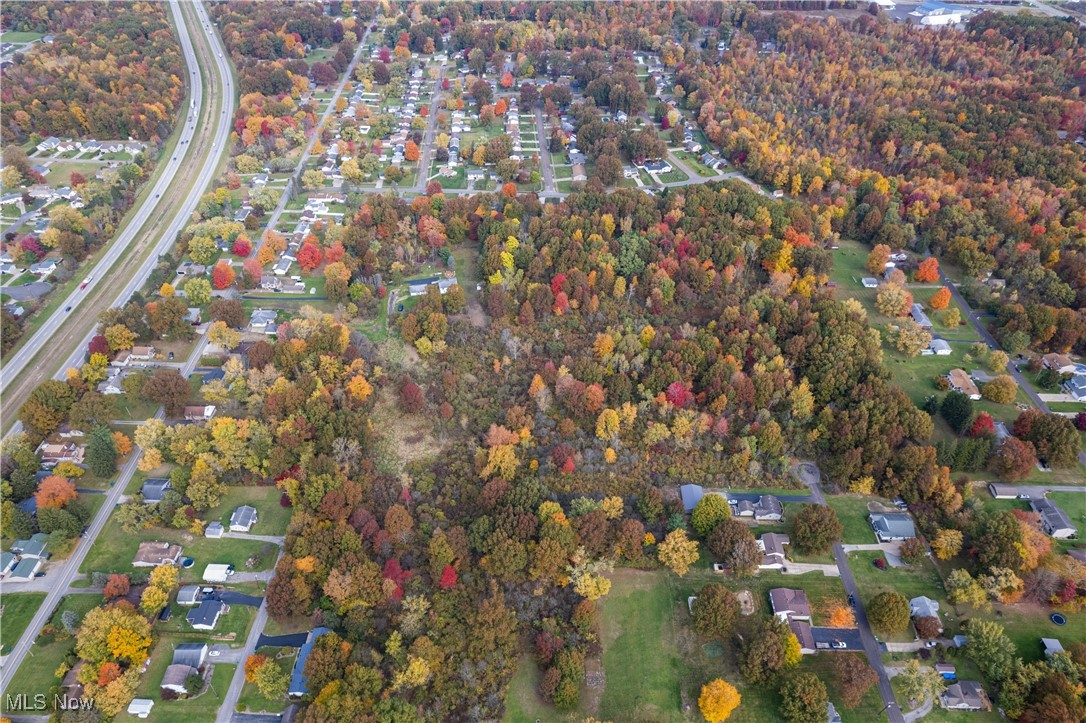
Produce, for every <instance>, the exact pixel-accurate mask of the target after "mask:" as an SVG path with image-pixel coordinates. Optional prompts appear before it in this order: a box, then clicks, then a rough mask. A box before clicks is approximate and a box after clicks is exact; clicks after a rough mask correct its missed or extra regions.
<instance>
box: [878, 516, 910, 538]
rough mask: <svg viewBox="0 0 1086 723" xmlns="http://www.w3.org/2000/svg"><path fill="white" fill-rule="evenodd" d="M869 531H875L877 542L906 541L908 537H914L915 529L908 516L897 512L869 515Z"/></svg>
mask: <svg viewBox="0 0 1086 723" xmlns="http://www.w3.org/2000/svg"><path fill="white" fill-rule="evenodd" d="M871 529H873V530H874V531H875V536H876V537H878V538H879V542H890V541H893V540H907V539H909V538H910V537H916V527H914V526H913V521H912V520H911V519H909V516H908V515H903V514H900V513H897V512H892V513H889V514H876V515H871Z"/></svg>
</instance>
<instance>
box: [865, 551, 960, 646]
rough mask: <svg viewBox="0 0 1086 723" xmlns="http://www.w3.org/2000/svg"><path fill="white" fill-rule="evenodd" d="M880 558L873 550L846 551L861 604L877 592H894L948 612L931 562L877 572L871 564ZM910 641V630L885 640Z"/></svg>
mask: <svg viewBox="0 0 1086 723" xmlns="http://www.w3.org/2000/svg"><path fill="white" fill-rule="evenodd" d="M880 557H883V554H882V553H881V552H877V551H876V552H850V553H849V555H848V561H849V567H850V568H851V569H852V575H853V577H855V578H856V586H857V587H858V588H859V589H860V596H861V598H862V599H863V601H864V604H865V605H866V604H869V603H870V602H871V599H872V598H873V597H875V596H876V595H878V594H879V593H880V592H887V591H896V592H899V593H901V594H902V595H904V596H905V597H906V598H910V599H911V598H914V597H919V596H920V595H925V596H927V597H930V598H931V599H933V600H938V601H939V603H940V605H941V606H942V608H941V609H942V610H950V609H951V608H950V606H949V604H948V603H947V602H946V594H945V591H944V589H943V582H942V578H941V577H940V576H939V571H938V570H937V569H936V568H935V565H934V564H933V563H932V562H931V560H929V559H927V558H925V559H923V560H921V561H920V562H918V563H916V564H915V565H910V566H909V567H887V569H885V570H880V569H878V568H877V567H875V565H874V562H875V560H876V559H877V558H880ZM914 638H915V635H914V632H913V629H912V628H911V627H910V628H908V629H907V630H906V631H904V632H902V633H900V634H898V635H896V636H894V637H892V638H889V639H890V640H897V641H903V640H913V639H914Z"/></svg>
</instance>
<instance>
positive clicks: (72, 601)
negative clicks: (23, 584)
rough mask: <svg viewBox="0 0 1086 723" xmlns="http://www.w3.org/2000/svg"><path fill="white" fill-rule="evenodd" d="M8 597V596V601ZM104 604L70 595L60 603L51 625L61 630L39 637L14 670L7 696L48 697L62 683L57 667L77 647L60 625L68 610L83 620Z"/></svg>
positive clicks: (96, 597)
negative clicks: (57, 673) (36, 695)
mask: <svg viewBox="0 0 1086 723" xmlns="http://www.w3.org/2000/svg"><path fill="white" fill-rule="evenodd" d="M6 597H7V596H5V598H6ZM101 604H102V596H101V595H99V594H97V593H95V594H93V595H89V594H81V595H67V596H65V597H64V598H63V599H62V600H61V601H60V605H59V606H58V607H57V609H56V611H55V612H54V613H53V617H52V618H51V620H50V622H51V623H52V624H53V625H54V626H55V627H56V629H57V630H59V634H58V633H56V632H54V633H53V634H51V635H39V636H38V639H37V640H36V641H35V642H34V645H33V647H31V649H30V653H29V654H28V655H27V656H26V657H25V658H24V659H23V664H22V665H20V666H19V669H18V670H17V671H15V675H14V676H13V677H12V679H11V682H10V684H9V685H8V688H7V690H6V691H5V693H8V694H10V695H17V694H26V695H29V696H33V695H35V694H39V693H40V694H48V693H49V689H50V688H51V687H52V686H53V685H55V684H57V683H59V682H60V681H59V679H58V678H57V676H56V675H54V674H55V673H56V670H57V668H59V667H60V664H61V663H62V662H64V659H65V658H66V657H67V655H68V652H69V651H71V649H72V648H73V647H74V646H75V639H74V638H72V637H69V636H68V634H67V633H66V632H64V628H63V626H62V625H61V621H60V618H61V615H62V614H63V612H64V611H65V610H73V611H75V612H76V613H77V614H78V615H79V618H80V620H82V618H83V616H84V615H86V614H87V612H88V611H90V610H91V608H95V607H97V606H99V605H101ZM8 700H9V698H8V696H4V710H9V708H8Z"/></svg>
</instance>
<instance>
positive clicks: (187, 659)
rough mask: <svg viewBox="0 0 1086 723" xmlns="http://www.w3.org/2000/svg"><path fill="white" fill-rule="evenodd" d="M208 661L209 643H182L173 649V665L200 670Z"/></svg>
mask: <svg viewBox="0 0 1086 723" xmlns="http://www.w3.org/2000/svg"><path fill="white" fill-rule="evenodd" d="M205 660H207V643H181V644H180V645H178V646H177V647H176V648H174V649H173V664H174V665H187V666H189V667H190V668H199V667H200V666H201V665H203V664H204V661H205Z"/></svg>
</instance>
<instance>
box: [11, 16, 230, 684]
mask: <svg viewBox="0 0 1086 723" xmlns="http://www.w3.org/2000/svg"><path fill="white" fill-rule="evenodd" d="M186 9H188V10H189V12H190V13H191V15H192V17H193V18H195V20H192V19H188V18H186V14H185V13H184V12H183V10H182V7H181V5H180V4H179V3H178V0H171V1H170V12H171V14H172V15H173V18H174V22H175V23H176V25H177V31H178V36H179V38H180V40H181V46H182V49H183V50H184V53H185V62H186V64H187V65H188V67H189V71H190V78H191V79H192V85H193V97H194V98H195V99H196V101H197V103H196V107H197V108H202V105H203V103H204V97H203V92H202V77H201V76H202V74H203V73H204V72H207V70H208V69H204V68H201V67H200V65H199V63H198V61H197V57H196V56H197V51H196V49H195V48H194V45H193V39H192V33H193V31H195V32H196V33H197V34H198V35H199V36H200V37H201V40H200V42H201V44H205V45H204V47H202V48H201V51H202V53H203V54H204V56H205V61H206V58H207V57H211V58H213V59H214V61H215V64H216V66H217V71H218V74H219V76H220V80H221V87H222V88H223V89H224V91H225V93H224V94H223V96H222V99H223V110H222V114H223V115H224V116H225V118H224V119H222V120H221V121H219V122H218V123H213V124H212V125H213V126H214V127H215V128H217V132H216V135H215V140H214V143H213V146H212V149H211V153H210V154H209V156H208V157H207V159H206V160H205V162H204V167H203V169H202V171H201V173H200V176H199V181H198V185H196V186H194V187H193V189H192V191H191V193H190V194H189V195H188V197H187V199H186V201H185V202H184V203H183V204H182V207H181V208H180V209H178V212H177V215H176V216H175V217H174V219H173V222H172V223H171V224H170V226H169V228H168V229H167V231H166V232H165V233H164V234H163V235H162V238H161V239H160V240H159V242H158V245H157V247H156V251H157V253H153V254H151V255H150V256H149V257H148V260H147V261H146V262H145V263H144V264H142V265H141V266H140V268H139V269H137V270H136V271H135V272H134V273H130V274H124V275H123V278H125V279H128V281H127V283H125V282H123V281H117V282H116V285H117V286H121V288H120V291H119V293H118V294H117V301H116V303H117V305H120V304H123V303H124V302H125V301H127V300H128V298H129V297H130V296H131V295H132V292H133V291H135V290H136V289H137V288H139V286H140V285H141V284H142V283H143V282H144V281H145V280H146V278H147V276H148V274H149V273H150V272H151V269H152V268H153V267H154V264H155V263H156V262H157V261H158V255H159V254H160V253H163V252H165V251H166V250H167V249H169V247H170V246H171V245H172V244H173V242H174V240H175V237H176V234H177V232H178V231H180V230H181V227H182V226H183V225H184V224H185V223H186V222H187V221H188V219H189V216H190V215H191V213H192V211H193V210H194V209H195V207H196V203H197V201H198V200H199V197H200V194H201V192H202V191H203V189H204V188H206V187H207V186H208V184H209V183H210V181H211V180H212V177H213V175H214V173H215V171H216V168H217V166H218V161H219V155H220V153H219V151H221V150H222V148H223V144H224V143H226V138H227V135H228V133H229V130H230V124H229V123H228V122H226V119H228V118H229V117H230V114H232V112H233V100H234V80H233V75H232V74H231V69H230V66H229V61H228V60H227V59H226V58H227V56H226V52H225V49H224V48H223V46H222V43H221V42H220V40H219V37H218V35H217V34H216V33H215V32H214V31H213V30H210V27H211V21H210V19H209V18H208V16H207V13H206V11H205V10H204V7H203V5H201V4H199V3H193V4H186ZM194 23H195V27H194V26H193V24H194ZM201 24H203V25H205V28H203V29H201V28H200V27H199V25H201ZM209 49H210V50H209ZM212 120H214V119H212ZM186 122H189V121H188V119H186ZM192 125H194V126H195V125H196V124H195V123H194V122H193V123H192ZM122 284H123V286H122ZM93 334H94V328H93V327H92V328H91V329H90V330H89V331H88V333H87V336H86V339H85V340H84V341H83V343H82V344H80V345H79V346H78V347H77V348H76V350H75V351H74V352H73V353H72V355H71V357H69V358H68V359H67V360H66V362H65V363H64V364H63V365H62V366H61V368H60V371H59V372H58V374H57V375H56V376H57V378H60V379H63V378H64V372H65V370H66V369H67V368H68V367H69V366H75V365H77V364H78V363H79V361H80V360H81V359H82V356H83V349H84V347H85V346H86V343H87V342H89V341H90V338H91V336H93ZM205 345H206V339H204V340H201V341H200V343H198V344H197V345H196V347H195V348H194V349H193V351H192V354H191V355H190V356H189V358H188V360H187V362H186V364H185V366H184V368H183V369H182V370H181V371H182V374H186V375H187V374H190V373H191V372H192V370H193V368H195V366H196V363H197V361H199V359H200V355H201V354H202V353H203V349H204V347H205ZM5 387H6V381H5ZM162 415H163V412H162V410H161V409H160V410H159V411H158V413H157V414H156V417H159V418H161V417H162ZM18 426H19V425H18V424H17V425H16V427H18ZM13 431H16V430H15V429H13ZM139 456H140V450H139V449H138V448H136V449H134V450H133V451H132V453H131V456H130V458H129V460H128V461H127V462H126V463H125V465H124V467H123V468H122V470H121V474H120V476H119V478H118V480H117V482H116V483H114V485H113V487H112V488H111V489H110V490H109V493H108V495H107V498H106V501H105V503H104V504H103V505H102V507H101V508H100V509H99V510H98V513H97V514H96V515H95V516H94V519H93V521H92V522H91V524H90V525H89V526H88V528H87V532H86V536H85V538H83V539H81V540H80V541H79V544H78V545H77V546H76V548H75V550H74V551H73V553H72V556H71V557H70V558H69V559H68V560H67V562H66V563H65V564H64V566H63V567H62V568H60V569H58V570H53V571H51V574H53V575H54V577H53V583H54V585H53V587H52V588H51V590H50V592H49V593H48V595H47V596H46V598H45V600H44V602H43V603H42V604H41V606H40V607H39V608H38V611H37V612H36V613H35V615H34V617H33V618H32V619H31V621H30V624H29V625H27V628H26V631H25V632H24V633H23V635H22V637H21V638H19V640H18V642H16V643H15V645H13V646H12V651H11V653H10V654H8V655H7V657H6V658H5V659H4V664H3V668H0V691H4V692H9V693H10V692H11V691H8V690H7V685H8V683H10V681H11V677H12V676H13V675H14V673H15V671H16V670H18V668H19V665H20V663H22V661H23V658H24V657H25V656H26V655H27V653H28V652H29V650H30V648H31V646H32V645H33V643H34V640H35V639H36V638H37V635H38V632H39V631H40V630H41V629H42V627H43V626H44V625H45V624H46V622H48V620H49V618H50V617H51V616H52V614H53V611H54V610H55V609H56V607H57V605H58V604H59V602H60V599H61V597H63V595H64V593H65V592H66V591H67V590H68V588H69V586H70V585H71V583H72V580H73V579H74V577H75V575H76V573H77V572H78V570H79V566H80V565H81V564H82V563H83V560H84V558H85V557H86V555H87V552H88V551H89V550H90V548H91V546H92V545H93V544H94V540H95V539H96V537H97V536H98V534H99V533H101V531H102V529H103V528H104V527H105V524H106V521H107V520H108V519H109V516H110V514H111V513H112V512H113V508H114V506H115V505H116V504H117V503H118V501H119V500H120V498H121V496H122V495H123V494H124V489H125V487H126V486H127V485H128V482H129V481H130V480H131V479H132V475H133V474H134V473H135V471H136V465H137V463H138V460H139Z"/></svg>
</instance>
